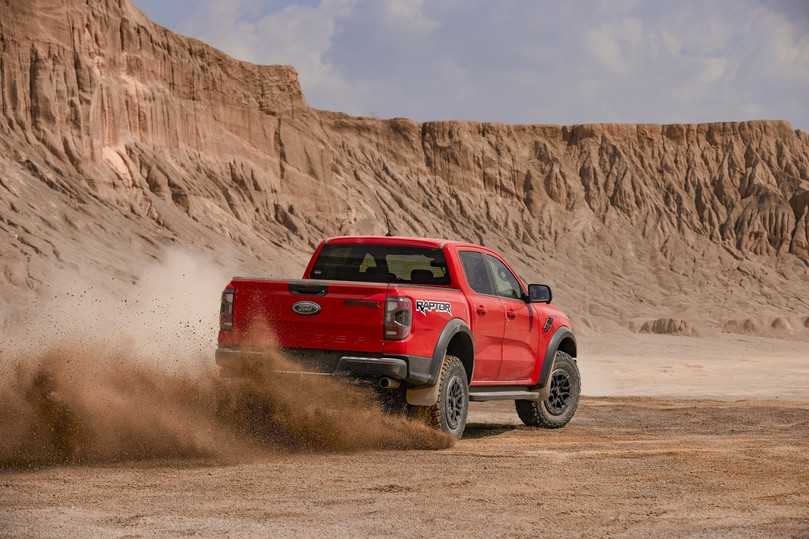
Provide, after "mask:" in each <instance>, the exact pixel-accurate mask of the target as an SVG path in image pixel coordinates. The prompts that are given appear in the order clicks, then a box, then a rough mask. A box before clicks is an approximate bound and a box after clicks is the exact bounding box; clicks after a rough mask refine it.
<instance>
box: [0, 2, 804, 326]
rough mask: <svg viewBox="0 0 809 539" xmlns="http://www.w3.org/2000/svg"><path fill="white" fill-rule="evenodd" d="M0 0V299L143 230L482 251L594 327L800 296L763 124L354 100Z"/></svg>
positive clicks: (295, 255) (152, 33)
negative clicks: (425, 242)
mask: <svg viewBox="0 0 809 539" xmlns="http://www.w3.org/2000/svg"><path fill="white" fill-rule="evenodd" d="M0 13H1V14H2V15H0V193H2V196H1V197H0V234H2V237H3V241H2V245H0V256H2V258H0V265H1V266H2V269H3V272H2V275H3V277H2V279H0V282H2V283H4V284H3V290H4V292H5V293H6V295H7V297H9V298H16V299H15V300H19V299H20V298H24V297H27V296H28V295H31V294H34V293H39V294H42V293H46V290H47V284H48V283H49V282H50V281H51V280H52V279H53V276H54V275H55V274H59V275H70V274H71V273H80V274H87V275H96V276H98V279H99V280H101V281H104V283H102V285H103V286H125V284H126V283H127V282H130V281H131V280H132V279H133V275H134V274H135V271H134V269H133V268H136V267H139V265H140V264H141V263H142V261H143V260H144V259H149V258H156V257H159V256H160V253H161V251H162V250H163V249H165V248H166V246H172V245H176V246H184V247H191V248H195V249H201V250H206V251H209V252H211V253H212V254H213V255H214V256H216V257H218V259H219V261H220V262H221V263H222V264H225V265H227V266H228V267H231V268H240V269H244V270H249V271H257V272H262V273H265V274H276V275H278V274H285V273H293V274H296V273H298V272H299V271H300V269H301V267H302V263H303V261H304V260H305V257H306V255H307V253H308V251H309V249H310V248H311V247H312V246H313V245H314V244H316V242H317V241H319V239H320V238H322V237H324V236H331V235H337V234H350V233H368V234H372V233H377V234H380V233H381V234H384V233H392V234H407V235H427V236H435V237H448V238H456V239H468V240H472V241H475V242H483V243H485V244H487V245H491V246H494V247H496V248H499V249H501V250H502V251H504V252H505V254H506V255H508V256H509V257H511V258H512V259H514V260H515V261H518V263H517V266H518V267H519V269H520V270H522V271H523V272H524V274H525V275H526V277H528V278H530V279H537V280H541V281H547V282H550V283H551V284H553V285H555V287H556V288H557V290H558V293H557V297H558V298H559V301H560V303H562V305H563V306H564V307H566V308H568V309H570V310H571V311H572V312H573V313H574V316H575V318H576V320H577V323H579V324H580V325H581V326H582V327H584V328H590V329H592V330H594V331H598V330H604V329H609V328H610V327H612V326H614V325H619V326H628V324H629V322H630V321H631V320H639V321H642V320H648V319H650V318H662V317H666V318H672V317H673V318H677V319H686V320H690V321H691V323H694V322H695V321H697V323H699V322H702V321H704V322H705V323H706V324H708V325H709V326H714V327H721V325H722V323H723V322H724V321H726V320H731V319H738V318H743V317H747V316H750V314H751V312H754V313H764V314H767V315H768V316H781V315H784V316H787V317H789V316H799V315H804V314H805V313H807V312H809V135H807V134H806V133H803V132H800V131H797V130H794V129H792V128H791V127H790V125H789V124H787V123H785V122H778V121H754V122H744V123H724V124H701V125H667V126H659V125H579V126H570V127H559V126H546V125H499V124H482V123H471V122H429V123H424V124H418V123H415V122H412V121H409V120H405V119H392V120H378V119H370V118H355V117H350V116H347V115H344V114H339V113H332V112H324V111H319V110H315V109H312V108H310V107H309V106H308V105H307V104H306V102H305V100H304V97H303V92H302V91H301V88H300V85H299V83H298V79H297V75H296V73H295V71H294V69H293V68H291V67H285V66H255V65H251V64H248V63H245V62H240V61H237V60H234V59H232V58H230V57H228V56H226V55H225V54H223V53H221V52H219V51H217V50H215V49H213V48H211V47H209V46H207V45H205V44H203V43H201V42H199V41H196V40H193V39H189V38H185V37H182V36H178V35H176V34H174V33H172V32H170V31H168V30H166V29H164V28H162V27H160V26H158V25H155V24H153V23H151V22H150V21H149V20H147V19H146V18H145V17H144V16H143V15H142V14H141V13H140V12H139V11H138V10H137V9H135V8H134V7H133V6H132V5H131V4H130V3H129V1H128V0H62V1H56V0H30V1H25V2H23V1H20V0H0ZM740 313H742V314H740Z"/></svg>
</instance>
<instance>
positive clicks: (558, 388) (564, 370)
mask: <svg viewBox="0 0 809 539" xmlns="http://www.w3.org/2000/svg"><path fill="white" fill-rule="evenodd" d="M548 383H550V384H551V387H550V392H549V395H548V398H547V399H545V400H543V401H515V404H516V405H517V415H518V416H520V419H521V420H522V422H523V423H525V424H526V425H528V426H529V427H544V428H546V429H558V428H560V427H564V426H565V425H567V424H568V423H569V422H570V420H571V419H573V415H574V414H575V413H576V409H577V408H578V407H579V392H580V391H581V376H580V374H579V368H578V366H577V365H576V362H575V361H574V360H573V358H572V357H570V355H568V354H566V353H565V352H556V360H555V361H554V363H553V369H552V370H551V378H550V380H549V382H548Z"/></svg>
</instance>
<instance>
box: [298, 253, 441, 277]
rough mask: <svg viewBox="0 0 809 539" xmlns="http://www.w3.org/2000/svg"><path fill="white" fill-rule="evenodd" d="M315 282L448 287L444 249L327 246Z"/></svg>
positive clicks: (321, 255) (321, 254)
mask: <svg viewBox="0 0 809 539" xmlns="http://www.w3.org/2000/svg"><path fill="white" fill-rule="evenodd" d="M311 277H312V279H326V280H333V281H362V282H369V283H405V284H426V285H447V284H449V273H448V272H447V261H446V259H445V258H444V252H443V251H442V250H441V249H427V248H424V247H405V246H397V245H373V244H359V243H356V244H351V245H345V244H343V245H341V244H336V245H326V246H325V247H324V248H323V250H322V251H321V252H320V256H318V258H317V260H316V261H315V265H314V267H313V268H312V275H311Z"/></svg>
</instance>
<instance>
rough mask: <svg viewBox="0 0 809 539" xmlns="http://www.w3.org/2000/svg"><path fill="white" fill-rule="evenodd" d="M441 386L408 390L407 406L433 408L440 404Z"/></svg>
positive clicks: (434, 385)
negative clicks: (434, 405)
mask: <svg viewBox="0 0 809 539" xmlns="http://www.w3.org/2000/svg"><path fill="white" fill-rule="evenodd" d="M439 386H440V384H433V385H431V386H419V387H409V388H407V404H409V405H411V406H432V405H433V404H435V403H436V402H438V389H439Z"/></svg>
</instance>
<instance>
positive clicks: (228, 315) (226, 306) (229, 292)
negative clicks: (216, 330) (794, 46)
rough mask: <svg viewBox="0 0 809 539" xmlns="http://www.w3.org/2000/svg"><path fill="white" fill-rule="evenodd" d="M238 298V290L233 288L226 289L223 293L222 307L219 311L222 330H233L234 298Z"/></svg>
mask: <svg viewBox="0 0 809 539" xmlns="http://www.w3.org/2000/svg"><path fill="white" fill-rule="evenodd" d="M235 296H236V290H235V289H233V288H225V291H224V292H222V307H221V309H220V310H219V327H220V328H221V329H232V328H233V298H234V297H235Z"/></svg>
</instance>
